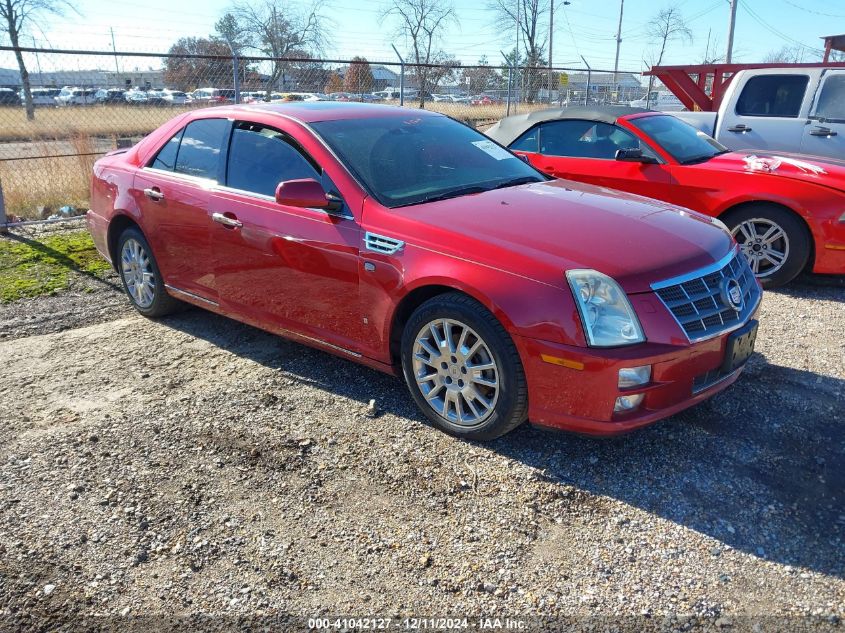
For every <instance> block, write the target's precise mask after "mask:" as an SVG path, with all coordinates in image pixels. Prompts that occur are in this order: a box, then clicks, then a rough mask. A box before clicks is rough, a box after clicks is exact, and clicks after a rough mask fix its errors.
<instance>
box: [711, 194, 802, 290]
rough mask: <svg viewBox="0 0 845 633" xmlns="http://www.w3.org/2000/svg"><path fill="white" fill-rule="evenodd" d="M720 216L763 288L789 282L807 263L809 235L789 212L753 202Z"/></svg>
mask: <svg viewBox="0 0 845 633" xmlns="http://www.w3.org/2000/svg"><path fill="white" fill-rule="evenodd" d="M722 219H723V221H724V222H725V224H726V225H727V226H728V228H729V229H730V230H731V233H732V234H733V236H734V238H735V239H736V241H737V242H738V243H739V245H740V248H741V249H742V252H743V254H744V255H745V257H746V258H747V259H748V262H749V264H750V265H751V270H752V271H753V272H754V274H755V276H756V277H757V279H758V280H759V281H760V283H761V284H762V285H763V287H764V288H777V287H778V286H782V285H784V284H786V283H789V282H790V281H792V280H793V279H795V277H796V276H798V274H799V273H800V272H801V271H802V270H804V268H805V266H806V265H807V261H808V260H809V258H810V252H811V250H812V238H811V236H810V234H809V231H807V227H806V226H805V225H804V222H803V221H802V220H801V218H800V217H798V216H797V215H795V214H794V213H793V212H792V211H789V210H787V209H784V208H782V207H778V206H775V205H771V204H766V203H755V204H749V205H746V206H743V207H742V208H740V209H736V210H735V211H730V212H728V213H727V214H726V215H725V216H724V217H723V218H722Z"/></svg>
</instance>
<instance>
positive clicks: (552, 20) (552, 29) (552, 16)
mask: <svg viewBox="0 0 845 633" xmlns="http://www.w3.org/2000/svg"><path fill="white" fill-rule="evenodd" d="M564 4H569V3H568V2H566V3H564ZM554 24H555V0H551V1H550V3H549V77H548V79H547V80H546V84H547V86H546V88H548V90H549V105H552V77H553V76H554V73H553V72H552V40H553V39H554V34H555V27H554Z"/></svg>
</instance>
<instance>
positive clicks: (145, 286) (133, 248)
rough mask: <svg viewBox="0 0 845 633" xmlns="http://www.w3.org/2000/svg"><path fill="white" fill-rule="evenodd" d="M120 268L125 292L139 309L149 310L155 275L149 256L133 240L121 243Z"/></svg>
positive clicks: (153, 295) (152, 299)
mask: <svg viewBox="0 0 845 633" xmlns="http://www.w3.org/2000/svg"><path fill="white" fill-rule="evenodd" d="M120 267H121V272H122V274H123V280H124V282H125V283H126V290H127V292H128V293H129V295H130V296H131V297H132V300H133V301H134V302H135V303H136V304H137V305H138V307H140V308H149V307H150V306H151V305H152V304H153V301H154V300H155V273H154V272H153V265H152V262H151V261H150V256H149V254H148V253H147V251H146V249H145V248H144V246H143V245H142V244H141V243H140V242H139V241H138V240H135V239H132V238H130V239H128V240H126V241H125V242H124V243H123V249H122V250H121V252H120Z"/></svg>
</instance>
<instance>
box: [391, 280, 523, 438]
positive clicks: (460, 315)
mask: <svg viewBox="0 0 845 633" xmlns="http://www.w3.org/2000/svg"><path fill="white" fill-rule="evenodd" d="M401 352H402V370H403V373H404V375H405V381H406V382H407V383H408V388H409V389H410V391H411V395H412V396H413V398H414V401H415V402H416V403H417V406H418V407H419V408H420V410H421V411H422V412H423V414H424V415H425V416H426V417H427V418H428V419H429V420H431V421H432V423H434V425H435V426H437V427H438V428H439V429H441V430H443V431H445V432H446V433H449V434H450V435H454V436H457V437H462V438H465V439H470V440H480V441H487V440H492V439H495V438H497V437H499V436H501V435H504V434H505V433H508V432H509V431H512V430H513V429H515V428H516V427H517V426H519V425H520V424H522V423H523V422H524V421H525V419H526V418H527V414H528V385H527V381H526V379H525V372H524V371H523V368H522V362H521V361H520V358H519V353H518V352H517V349H516V346H515V345H514V343H513V340H511V337H510V336H509V335H508V333H507V331H506V330H505V328H504V327H502V324H501V323H500V322H499V321H498V320H497V319H496V317H494V316H493V315H492V314H491V313H490V312H489V311H488V310H487V309H486V308H485V307H484V306H483V305H481V304H480V303H479V302H478V301H476V300H475V299H472V298H471V297H468V296H466V295H463V294H460V293H448V294H443V295H438V296H436V297H433V298H432V299H429V300H428V301H426V302H425V303H423V304H422V305H421V306H419V307H418V308H417V309H416V310H415V311H414V313H413V314H412V315H411V318H410V319H409V320H408V323H407V324H406V325H405V329H404V332H403V334H402V342H401Z"/></svg>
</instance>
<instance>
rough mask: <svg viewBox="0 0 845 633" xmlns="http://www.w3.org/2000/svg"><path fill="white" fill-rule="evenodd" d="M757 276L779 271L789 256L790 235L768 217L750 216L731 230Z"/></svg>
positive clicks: (766, 275) (765, 275)
mask: <svg viewBox="0 0 845 633" xmlns="http://www.w3.org/2000/svg"><path fill="white" fill-rule="evenodd" d="M731 234H732V235H733V236H734V239H736V241H737V242H739V246H740V249H741V250H742V254H743V255H745V257H746V258H747V259H748V263H749V264H750V266H751V270H752V271H753V272H754V274H755V275H756V276H757V277H768V276H769V275H773V274H774V273H776V272H777V271H779V270H780V269H781V268H782V267H783V265H784V263H785V262H786V260H787V259H788V258H789V237H788V236H787V234H786V231H784V230H783V228H782V227H781V226H780V225H779V224H777V223H775V222H772V221H771V220H768V219H766V218H750V219H748V220H745V221H743V222H741V223H739V224H738V225H736V226H735V227H734V229H733V230H732V231H731Z"/></svg>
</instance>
